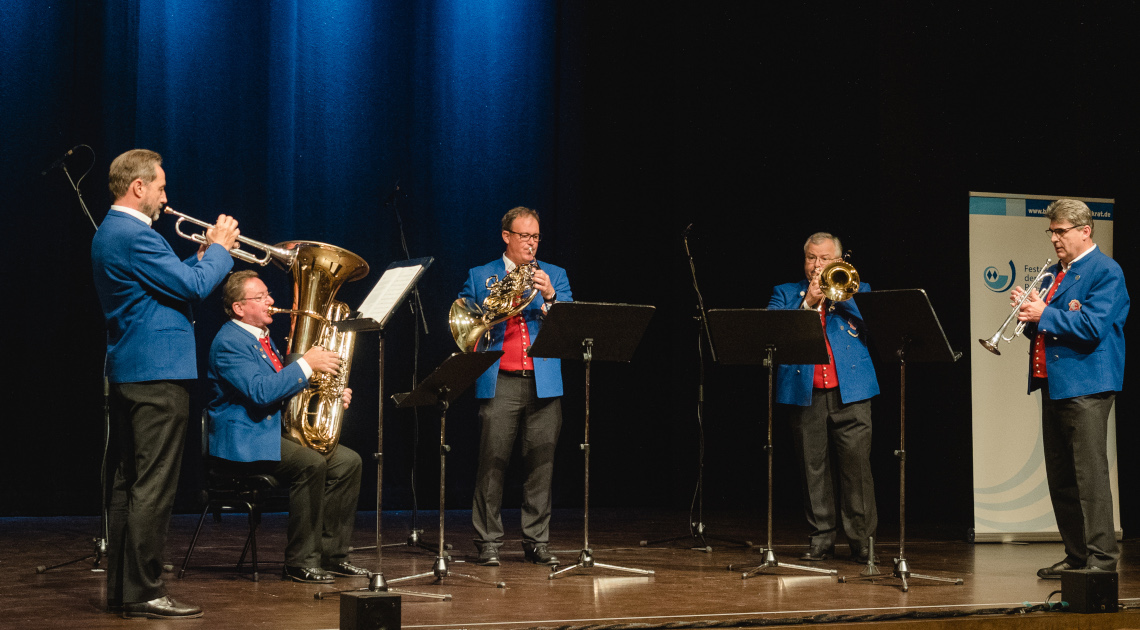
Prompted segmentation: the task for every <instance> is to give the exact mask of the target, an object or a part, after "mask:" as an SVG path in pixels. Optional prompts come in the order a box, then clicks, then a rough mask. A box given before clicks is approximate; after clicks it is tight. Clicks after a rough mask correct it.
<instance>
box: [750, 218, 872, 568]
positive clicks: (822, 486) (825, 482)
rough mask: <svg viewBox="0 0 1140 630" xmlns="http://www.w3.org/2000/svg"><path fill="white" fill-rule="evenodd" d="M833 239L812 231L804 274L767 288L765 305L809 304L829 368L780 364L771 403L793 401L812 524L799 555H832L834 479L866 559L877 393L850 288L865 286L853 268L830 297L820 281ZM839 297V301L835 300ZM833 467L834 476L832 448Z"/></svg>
mask: <svg viewBox="0 0 1140 630" xmlns="http://www.w3.org/2000/svg"><path fill="white" fill-rule="evenodd" d="M842 251H843V249H842V246H841V245H840V243H839V239H838V238H836V237H835V236H832V235H831V234H828V233H826V232H817V233H816V234H812V235H811V236H810V237H808V240H807V242H806V243H804V276H805V279H803V280H800V281H799V282H790V283H788V284H781V285H779V286H777V287H776V288H775V290H774V291H773V293H772V299H771V301H769V303H768V308H770V309H797V308H803V309H810V310H815V311H818V312H819V317H820V325H822V326H823V329H824V335H825V339H826V341H827V354H828V358H829V359H830V361H829V362H828V364H827V365H781V366H779V368H778V370H777V373H776V402H779V403H782V404H786V405H791V408H792V413H791V420H792V439H793V442H794V443H795V450H796V457H797V459H798V460H799V463H800V467H801V470H802V477H801V479H802V481H803V489H804V513H805V515H806V516H807V520H808V524H809V525H810V526H811V529H812V532H811V548H810V549H808V551H807V553H805V554H804V555H803V556H802V557H801V558H800V559H801V560H808V561H818V560H825V559H827V558H829V557H832V556H833V555H834V554H835V538H836V533H837V530H838V525H839V523H838V522H837V519H836V500H835V490H834V488H833V484H834V482H835V481H838V483H839V485H840V488H839V497H840V500H839V502H838V507H839V515H840V517H841V519H842V523H843V530H844V533H845V534H846V535H847V544H848V545H849V546H850V548H851V560H852V561H853V562H856V563H859V564H863V563H866V562H867V560H868V559H869V557H870V546H869V539H870V538H871V537H873V536H874V535H875V529H876V527H877V526H878V512H877V510H876V507H875V484H874V481H873V480H872V478H871V397H872V396H875V395H876V394H878V393H879V382H878V380H877V379H876V377H875V367H874V365H873V364H872V363H871V355H870V353H869V352H868V351H867V338H866V335H865V334H864V328H863V318H862V316H861V315H860V314H859V309H858V307H856V306H855V303H854V300H850V299H847V298H848V297H850V296H851V295H853V292H862V291H870V290H871V288H870V286H869V285H867V284H866V283H859V282H858V280H857V276H853V275H852V274H853V269H850V268H848V269H847V270H843V269H842V267H836V268H837V269H840V271H839V272H838V274H837V275H839V276H843V277H845V278H847V279H848V280H851V279H854V285H855V286H854V287H849V291H847V292H846V293H845V292H843V291H840V292H838V293H839V294H842V295H837V296H835V297H833V298H832V299H828V298H827V297H826V296H825V294H824V292H823V291H822V290H821V286H820V278H821V275H822V274H827V273H828V271H829V269H830V267H829V265H832V264H834V263H836V262H840V264H841V265H842V264H844V263H842V262H841V261H842V254H841V252H842ZM833 300H837V301H833ZM832 450H834V452H835V458H836V461H837V463H838V465H839V470H838V471H836V472H835V474H833V471H832V469H831V452H832Z"/></svg>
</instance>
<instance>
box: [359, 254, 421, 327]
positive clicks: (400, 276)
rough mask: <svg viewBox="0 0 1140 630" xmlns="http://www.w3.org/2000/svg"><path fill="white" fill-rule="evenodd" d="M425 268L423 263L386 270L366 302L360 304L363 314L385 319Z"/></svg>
mask: <svg viewBox="0 0 1140 630" xmlns="http://www.w3.org/2000/svg"><path fill="white" fill-rule="evenodd" d="M423 269H424V266H423V265H411V266H408V267H393V268H391V269H389V270H387V271H385V272H384V275H383V276H381V277H380V280H379V281H378V282H377V283H376V286H375V287H373V289H372V291H371V292H370V293H369V294H368V297H367V298H365V300H364V303H363V304H361V305H360V312H361V314H362V315H363V316H364V317H370V318H372V319H374V320H376V321H378V322H383V321H385V320H386V319H387V317H388V315H389V314H390V313H391V312H392V310H393V309H394V308H396V306H397V304H398V303H399V301H400V298H401V297H402V296H403V295H404V293H405V292H406V291H407V290H408V286H409V285H411V283H412V282H413V281H415V279H416V276H417V275H418V274H419V273H420V271H422V270H423Z"/></svg>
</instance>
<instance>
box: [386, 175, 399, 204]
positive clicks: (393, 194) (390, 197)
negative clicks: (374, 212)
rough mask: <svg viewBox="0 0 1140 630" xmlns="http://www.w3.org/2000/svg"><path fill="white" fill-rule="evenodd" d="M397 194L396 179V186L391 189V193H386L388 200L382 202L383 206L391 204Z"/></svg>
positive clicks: (397, 182) (397, 184)
mask: <svg viewBox="0 0 1140 630" xmlns="http://www.w3.org/2000/svg"><path fill="white" fill-rule="evenodd" d="M398 192H400V180H398V179H397V180H396V186H395V187H394V188H393V189H392V192H390V193H388V198H387V199H385V200H384V205H388V204H390V203H392V200H393V199H395V198H396V193H398Z"/></svg>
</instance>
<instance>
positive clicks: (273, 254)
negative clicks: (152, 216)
mask: <svg viewBox="0 0 1140 630" xmlns="http://www.w3.org/2000/svg"><path fill="white" fill-rule="evenodd" d="M162 211H163V212H165V213H166V214H173V215H174V216H176V217H178V221H176V222H175V223H174V231H175V232H177V233H178V236H181V237H182V238H184V239H186V240H188V241H194V242H195V243H197V244H199V245H205V244H206V235H205V234H203V233H201V232H199V233H196V234H187V233H185V232H183V231H182V222H183V221H189V222H190V223H193V224H194V225H197V226H198V227H203V228H206V229H207V230H208V229H210V228H212V227H214V224H213V223H206V222H205V221H199V220H198V219H195V218H194V217H191V216H187V215H185V214H182V213H181V212H179V211H177V210H175V209H174V208H171V207H170V206H165V207H164V208H163V209H162ZM237 240H238V242H239V243H244V244H245V245H249V246H250V247H252V248H254V249H260V250H261V251H263V252H265V255H264V256H262V257H260V258H258V257H257V256H255V255H253V254H251V253H249V252H247V251H245V250H243V249H239V248H237V247H234V248H233V249H231V250H230V256H233V257H234V258H237V259H238V260H244V261H245V262H247V263H252V264H255V265H261V266H262V267H264V266H265V265H268V264H269V261H271V260H273V259H275V258H276V259H277V261H278V262H279V263H281V265H282V266H283V267H285V268H286V269H288V268H289V267H292V266H293V261H294V260H296V258H297V252H296V250H291V249H284V248H281V247H274V246H273V245H268V244H266V243H262V242H261V241H255V240H253V239H252V238H246V237H244V236H241V235H238V237H237Z"/></svg>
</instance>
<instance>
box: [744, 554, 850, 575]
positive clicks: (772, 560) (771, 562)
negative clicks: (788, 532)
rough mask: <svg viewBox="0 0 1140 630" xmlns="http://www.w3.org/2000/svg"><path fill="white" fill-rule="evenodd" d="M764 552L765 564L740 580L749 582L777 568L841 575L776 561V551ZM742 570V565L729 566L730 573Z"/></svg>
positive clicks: (746, 572) (748, 572) (822, 569)
mask: <svg viewBox="0 0 1140 630" xmlns="http://www.w3.org/2000/svg"><path fill="white" fill-rule="evenodd" d="M762 551H763V552H764V562H763V563H761V564H760V566H757V567H753V568H751V569H748V570H746V571H744V572H743V573H741V574H740V579H742V580H747V579H748V578H750V577H756V576H757V575H760V574H761V573H764V572H765V571H766V570H767V569H775V568H776V567H784V568H787V569H798V570H800V571H811V572H813V573H823V574H825V575H839V571H838V570H836V569H824V568H823V567H809V566H805V565H802V564H789V563H787V562H780V561H779V560H777V559H776V552H775V551H774V550H772V549H768V548H765V549H763V550H762ZM740 569H741V567H740V565H735V564H730V565H728V570H729V571H739V570H740Z"/></svg>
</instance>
